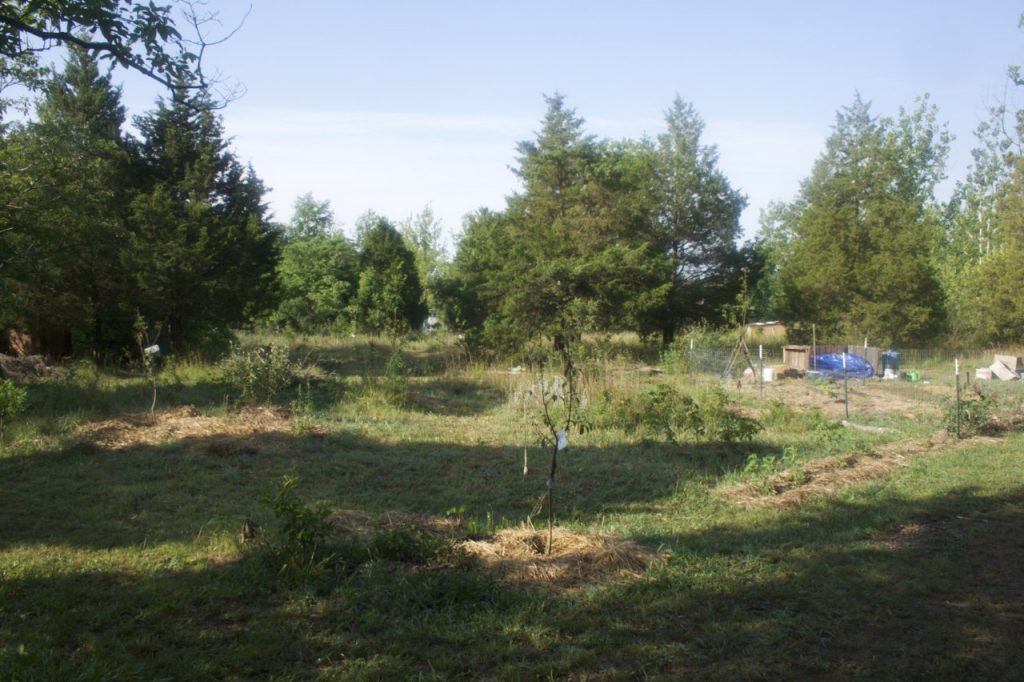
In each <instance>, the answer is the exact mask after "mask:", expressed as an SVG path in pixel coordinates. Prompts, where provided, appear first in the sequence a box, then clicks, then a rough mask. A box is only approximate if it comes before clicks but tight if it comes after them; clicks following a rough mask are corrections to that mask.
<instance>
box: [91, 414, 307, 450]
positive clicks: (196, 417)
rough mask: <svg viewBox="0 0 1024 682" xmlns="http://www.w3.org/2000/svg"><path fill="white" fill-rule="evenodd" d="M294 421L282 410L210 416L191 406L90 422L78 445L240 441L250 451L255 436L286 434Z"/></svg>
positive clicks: (116, 447) (100, 446) (121, 446)
mask: <svg viewBox="0 0 1024 682" xmlns="http://www.w3.org/2000/svg"><path fill="white" fill-rule="evenodd" d="M290 430H291V421H290V418H289V415H288V412H287V411H286V410H283V409H281V408H271V407H258V408H245V409H242V410H240V411H239V412H237V413H234V414H231V415H228V416H223V417H220V416H208V415H203V414H201V413H200V412H199V411H198V410H196V409H195V408H194V407H192V406H188V405H187V406H184V407H178V408H174V409H169V410H161V411H158V412H156V413H154V414H150V413H149V412H138V413H131V414H124V415H120V416H118V417H115V418H113V419H105V420H103V421H98V422H90V423H88V424H83V425H82V426H80V427H79V428H78V429H77V430H76V433H75V439H76V441H77V442H78V443H80V444H83V445H86V446H90V447H92V448H97V449H105V450H128V449H131V448H137V447H144V446H153V445H160V444H163V443H167V442H171V441H176V440H180V439H186V438H199V439H210V438H213V439H216V440H217V441H218V442H226V441H240V442H241V443H240V447H248V446H250V445H251V443H247V441H250V440H252V439H253V438H254V437H255V436H257V435H260V436H266V435H270V434H282V435H284V434H287V433H288V432H289V431H290Z"/></svg>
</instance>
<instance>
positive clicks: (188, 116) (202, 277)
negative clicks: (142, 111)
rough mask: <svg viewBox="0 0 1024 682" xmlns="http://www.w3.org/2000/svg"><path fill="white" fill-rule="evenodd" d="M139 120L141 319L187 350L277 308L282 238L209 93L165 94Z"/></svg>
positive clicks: (133, 260) (135, 257) (136, 252)
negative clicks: (168, 99)
mask: <svg viewBox="0 0 1024 682" xmlns="http://www.w3.org/2000/svg"><path fill="white" fill-rule="evenodd" d="M136 127H137V128H138V129H139V130H140V132H141V133H142V140H141V142H140V144H139V156H140V168H139V174H140V176H141V177H142V178H143V182H144V187H143V190H142V191H141V192H140V193H139V194H138V195H137V196H136V197H135V199H134V201H133V203H132V228H133V229H132V233H131V243H132V247H133V248H132V250H131V253H130V255H129V256H128V260H129V266H130V269H131V271H132V272H133V273H134V274H135V278H136V284H137V290H138V295H139V308H140V309H141V310H143V311H144V316H145V317H147V318H148V319H151V320H160V321H163V322H164V323H166V324H167V325H168V326H169V328H170V338H171V341H172V344H173V345H174V346H175V347H176V348H179V349H180V348H184V347H187V346H190V345H196V344H198V343H200V342H201V339H202V338H203V337H204V336H205V335H207V334H208V333H209V332H210V331H211V330H218V329H220V330H223V329H224V328H226V327H228V326H232V325H238V324H241V323H244V322H246V321H248V320H250V319H253V318H254V317H255V316H257V315H259V314H262V313H263V312H265V311H266V310H268V309H270V308H272V307H273V306H274V305H275V304H276V295H277V291H276V286H277V280H276V277H275V273H274V268H275V265H276V262H277V258H278V254H279V244H278V239H279V235H278V233H277V231H276V230H274V229H273V228H272V227H271V226H270V225H269V223H268V222H267V219H266V213H267V209H266V205H265V204H264V203H263V194H264V192H265V189H264V186H263V183H262V182H261V181H260V180H259V178H258V177H256V174H255V172H254V171H253V169H252V168H251V167H249V168H245V167H243V166H242V165H241V164H240V163H239V162H238V160H237V159H236V158H235V156H234V155H233V154H232V153H231V151H230V150H229V149H228V145H227V142H226V141H225V139H224V135H223V128H222V125H221V122H220V120H219V118H218V117H217V116H216V115H215V114H214V113H213V112H212V109H211V107H209V106H208V102H206V101H205V98H204V96H203V95H195V96H193V97H191V98H185V97H178V98H176V99H175V101H174V102H173V103H172V104H171V105H167V104H166V103H165V102H163V101H160V102H159V103H158V106H157V109H156V110H155V111H154V112H152V113H150V114H148V115H146V116H143V117H140V118H138V119H137V120H136Z"/></svg>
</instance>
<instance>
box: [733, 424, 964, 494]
mask: <svg viewBox="0 0 1024 682" xmlns="http://www.w3.org/2000/svg"><path fill="white" fill-rule="evenodd" d="M962 442H963V441H957V440H956V438H955V437H953V436H950V435H949V434H947V433H946V432H945V431H939V432H937V433H936V434H935V435H934V436H933V437H931V438H926V439H914V440H906V441H900V442H896V443H890V444H888V445H885V446H882V447H880V448H878V449H877V450H875V451H871V452H853V453H848V454H845V455H841V456H839V457H829V458H824V459H817V460H812V461H810V462H807V463H805V464H803V465H802V466H800V467H798V468H788V469H783V470H782V471H779V472H778V473H776V474H773V475H772V476H769V477H768V479H767V480H762V481H752V482H744V483H740V484H735V485H730V486H727V487H724V488H722V489H720V490H719V495H720V496H721V497H722V498H723V499H726V500H729V501H731V502H735V503H736V504H739V505H740V506H741V507H798V506H800V505H802V504H803V503H804V502H806V501H808V500H810V499H814V498H818V497H823V496H827V495H834V494H835V493H836V491H837V490H839V489H841V488H845V487H847V486H850V485H855V484H857V483H864V482H866V481H873V480H877V479H880V478H882V477H884V476H886V475H888V474H889V473H891V472H893V471H895V470H897V469H901V468H903V467H905V466H907V465H909V464H910V462H911V460H912V459H914V458H915V457H921V456H928V455H934V454H936V453H939V452H943V451H945V450H949V449H951V448H953V447H956V446H957V444H958V443H962Z"/></svg>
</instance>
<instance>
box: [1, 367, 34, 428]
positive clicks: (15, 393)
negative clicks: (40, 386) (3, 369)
mask: <svg viewBox="0 0 1024 682" xmlns="http://www.w3.org/2000/svg"><path fill="white" fill-rule="evenodd" d="M26 400H28V391H26V390H25V389H24V388H21V387H20V386H16V385H15V384H14V382H13V381H11V380H10V379H0V436H3V434H4V430H5V429H6V428H7V423H8V422H9V421H10V420H11V419H14V418H15V417H17V416H18V415H19V414H21V413H22V412H24V411H25V401H26Z"/></svg>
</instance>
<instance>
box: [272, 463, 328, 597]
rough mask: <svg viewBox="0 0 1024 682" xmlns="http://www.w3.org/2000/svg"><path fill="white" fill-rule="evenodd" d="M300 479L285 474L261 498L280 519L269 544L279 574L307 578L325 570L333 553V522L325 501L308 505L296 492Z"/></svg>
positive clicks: (300, 578)
mask: <svg viewBox="0 0 1024 682" xmlns="http://www.w3.org/2000/svg"><path fill="white" fill-rule="evenodd" d="M298 483H299V479H298V478H297V477H295V476H284V477H283V478H282V479H281V481H280V483H278V484H277V485H276V486H275V487H274V489H273V490H271V491H270V492H267V493H264V494H263V496H262V502H263V504H264V505H265V506H267V507H268V508H269V509H270V511H272V512H273V514H274V517H275V518H276V520H277V534H276V536H277V537H276V538H275V539H273V540H271V541H270V544H269V545H268V546H269V548H270V550H271V552H270V556H271V557H273V559H274V560H275V563H276V564H277V565H276V566H275V568H276V570H277V572H278V574H280V575H283V576H285V577H287V578H290V579H293V580H302V581H306V580H309V579H310V578H313V577H315V576H316V575H317V574H318V573H320V572H322V571H323V570H324V569H325V568H326V566H327V564H328V562H329V560H330V556H329V554H327V552H326V548H327V540H328V537H329V535H330V530H331V526H330V524H329V523H328V522H327V517H328V516H329V515H330V509H329V508H328V507H327V505H325V504H318V505H314V506H309V505H305V504H303V503H302V501H301V500H300V499H299V496H298V495H297V494H296V493H295V486H297V485H298Z"/></svg>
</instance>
